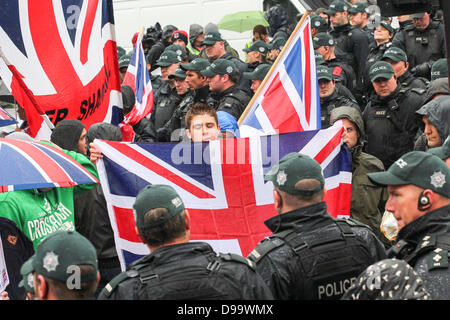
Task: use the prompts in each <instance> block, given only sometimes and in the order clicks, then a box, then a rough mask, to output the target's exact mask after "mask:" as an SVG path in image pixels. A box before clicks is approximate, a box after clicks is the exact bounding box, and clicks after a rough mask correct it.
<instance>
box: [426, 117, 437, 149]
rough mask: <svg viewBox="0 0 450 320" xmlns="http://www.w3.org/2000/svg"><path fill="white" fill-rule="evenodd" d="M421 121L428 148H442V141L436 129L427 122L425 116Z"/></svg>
mask: <svg viewBox="0 0 450 320" xmlns="http://www.w3.org/2000/svg"><path fill="white" fill-rule="evenodd" d="M422 121H423V123H424V124H425V129H424V130H423V133H425V136H426V137H427V144H428V147H429V148H436V147H440V146H442V140H441V137H440V136H439V133H438V132H437V130H436V127H435V126H434V125H433V124H432V123H431V122H430V120H428V117H427V116H422Z"/></svg>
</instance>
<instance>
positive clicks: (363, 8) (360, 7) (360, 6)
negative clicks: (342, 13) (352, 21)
mask: <svg viewBox="0 0 450 320" xmlns="http://www.w3.org/2000/svg"><path fill="white" fill-rule="evenodd" d="M348 12H349V13H358V12H361V13H363V12H365V13H367V14H368V13H370V11H369V8H368V6H367V4H365V3H362V2H357V3H355V4H354V5H352V6H351V8H350V9H348Z"/></svg>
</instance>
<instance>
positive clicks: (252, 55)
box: [247, 51, 260, 63]
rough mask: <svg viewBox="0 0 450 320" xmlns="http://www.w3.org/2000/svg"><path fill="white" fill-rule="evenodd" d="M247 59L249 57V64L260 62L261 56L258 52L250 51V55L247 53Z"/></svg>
mask: <svg viewBox="0 0 450 320" xmlns="http://www.w3.org/2000/svg"><path fill="white" fill-rule="evenodd" d="M247 57H248V63H253V62H256V61H260V60H259V57H260V54H259V52H257V51H250V52H249V53H247Z"/></svg>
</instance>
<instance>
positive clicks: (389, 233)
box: [380, 211, 398, 241]
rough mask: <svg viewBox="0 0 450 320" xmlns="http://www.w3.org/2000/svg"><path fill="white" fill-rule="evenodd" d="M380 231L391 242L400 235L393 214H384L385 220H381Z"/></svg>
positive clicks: (386, 212)
mask: <svg viewBox="0 0 450 320" xmlns="http://www.w3.org/2000/svg"><path fill="white" fill-rule="evenodd" d="M380 230H381V232H383V234H384V235H385V237H386V238H388V239H389V241H394V240H395V238H396V237H397V234H398V223H397V219H395V217H394V214H393V213H392V212H390V211H385V212H384V214H383V218H382V219H381V225H380Z"/></svg>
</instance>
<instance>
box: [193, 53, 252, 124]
mask: <svg viewBox="0 0 450 320" xmlns="http://www.w3.org/2000/svg"><path fill="white" fill-rule="evenodd" d="M200 73H201V74H203V75H204V76H206V77H208V81H209V89H210V90H211V91H213V93H214V94H213V97H214V98H215V100H217V101H218V103H217V105H216V106H215V108H216V111H225V112H228V113H229V114H231V115H232V116H233V117H235V118H236V120H237V119H239V117H240V116H241V114H242V113H243V112H244V110H245V107H246V106H247V104H248V103H249V102H250V97H249V95H248V94H247V93H246V92H244V91H243V90H241V89H240V88H238V86H237V81H238V79H239V77H240V75H239V71H238V69H237V68H236V66H235V65H234V63H233V62H231V61H230V60H225V59H217V60H216V61H214V62H213V63H211V65H210V66H208V67H207V68H206V69H205V70H202V71H201V72H200ZM245 80H246V81H249V80H248V79H245Z"/></svg>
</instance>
